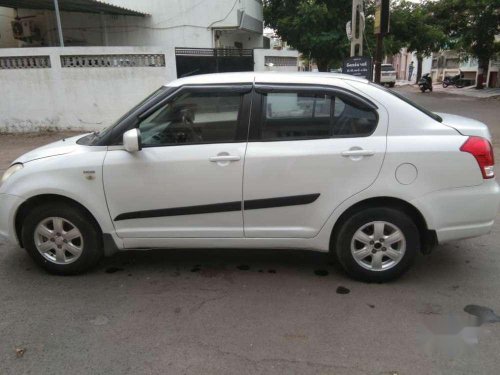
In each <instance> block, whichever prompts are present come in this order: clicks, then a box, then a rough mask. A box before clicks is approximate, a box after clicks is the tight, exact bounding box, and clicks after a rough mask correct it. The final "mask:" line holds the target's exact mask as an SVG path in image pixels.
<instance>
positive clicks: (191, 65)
mask: <svg viewBox="0 0 500 375" xmlns="http://www.w3.org/2000/svg"><path fill="white" fill-rule="evenodd" d="M175 64H176V66H177V78H181V77H187V76H192V75H197V74H206V73H222V72H249V71H253V66H254V60H253V50H252V49H239V48H176V49H175Z"/></svg>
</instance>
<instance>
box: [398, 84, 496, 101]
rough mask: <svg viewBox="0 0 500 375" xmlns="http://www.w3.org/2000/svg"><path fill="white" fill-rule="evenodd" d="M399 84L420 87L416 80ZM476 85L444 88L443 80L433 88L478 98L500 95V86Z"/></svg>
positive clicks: (437, 90)
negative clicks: (482, 87) (477, 88)
mask: <svg viewBox="0 0 500 375" xmlns="http://www.w3.org/2000/svg"><path fill="white" fill-rule="evenodd" d="M398 86H413V87H416V88H418V86H417V85H416V84H415V82H410V81H406V80H399V81H396V87H398ZM474 87H475V86H468V87H463V88H461V89H457V88H456V87H454V86H448V87H447V88H444V87H443V85H442V83H441V82H434V83H433V85H432V89H433V90H434V92H438V93H441V92H442V93H446V94H453V95H463V96H468V97H471V98H478V99H486V98H494V97H500V88H493V89H491V88H484V89H482V90H476V89H475V88H474Z"/></svg>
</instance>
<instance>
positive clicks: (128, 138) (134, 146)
mask: <svg viewBox="0 0 500 375" xmlns="http://www.w3.org/2000/svg"><path fill="white" fill-rule="evenodd" d="M123 147H125V150H127V151H128V152H137V151H140V150H141V149H142V147H141V132H140V130H139V129H131V130H128V131H126V132H125V133H123Z"/></svg>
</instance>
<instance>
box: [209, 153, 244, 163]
mask: <svg viewBox="0 0 500 375" xmlns="http://www.w3.org/2000/svg"><path fill="white" fill-rule="evenodd" d="M240 159H241V157H240V156H239V155H217V156H210V157H209V158H208V160H210V161H211V162H213V163H218V162H221V161H238V160H240Z"/></svg>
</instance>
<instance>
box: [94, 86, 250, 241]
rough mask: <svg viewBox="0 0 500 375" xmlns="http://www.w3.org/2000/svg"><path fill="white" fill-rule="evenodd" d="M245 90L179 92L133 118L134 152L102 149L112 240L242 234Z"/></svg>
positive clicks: (247, 94) (247, 97) (220, 88)
mask: <svg viewBox="0 0 500 375" xmlns="http://www.w3.org/2000/svg"><path fill="white" fill-rule="evenodd" d="M250 91H251V85H247V86H244V85H243V86H242V85H239V86H237V87H232V86H198V87H183V88H180V89H179V90H177V92H176V93H174V94H172V95H171V96H170V97H168V98H166V99H165V100H164V101H163V102H160V103H157V104H155V105H154V106H153V107H152V108H149V109H147V110H146V111H145V114H143V115H141V116H139V117H140V119H138V120H137V121H136V127H137V128H138V129H139V131H140V133H141V139H142V142H141V143H142V150H140V151H138V152H134V153H130V152H127V151H125V150H123V149H120V147H110V150H109V151H108V153H107V155H106V159H105V161H104V171H103V174H104V189H105V193H106V199H107V204H108V208H109V212H110V215H111V219H112V220H113V221H114V225H115V229H116V232H117V235H118V236H119V237H122V238H172V237H179V238H182V237H184V238H186V237H191V238H193V237H242V236H243V218H242V211H241V201H242V176H243V160H244V156H245V148H246V141H247V133H248V121H249V117H248V111H249V100H250V95H251V94H250ZM247 101H248V103H247ZM160 244H161V243H160Z"/></svg>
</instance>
